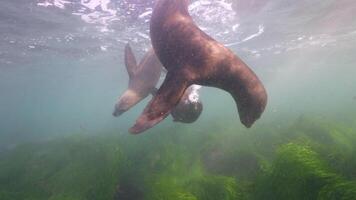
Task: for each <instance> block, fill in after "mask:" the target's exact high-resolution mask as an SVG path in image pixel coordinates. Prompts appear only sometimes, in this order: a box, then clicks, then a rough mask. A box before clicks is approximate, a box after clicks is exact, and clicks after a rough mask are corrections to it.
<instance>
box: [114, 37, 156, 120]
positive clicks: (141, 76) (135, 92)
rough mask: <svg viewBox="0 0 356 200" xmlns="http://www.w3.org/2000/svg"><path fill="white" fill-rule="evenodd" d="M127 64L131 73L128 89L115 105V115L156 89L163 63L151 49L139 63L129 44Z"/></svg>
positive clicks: (127, 47)
mask: <svg viewBox="0 0 356 200" xmlns="http://www.w3.org/2000/svg"><path fill="white" fill-rule="evenodd" d="M125 66H126V69H127V72H128V74H129V85H128V89H127V90H126V91H125V92H124V93H123V94H122V95H121V97H120V98H119V100H118V102H117V103H116V105H115V110H114V112H113V115H114V116H116V117H117V116H120V115H121V114H122V113H124V112H126V111H127V110H128V109H130V108H131V107H132V106H134V105H136V104H137V103H138V102H140V101H141V100H143V99H144V98H146V97H147V96H148V95H150V94H151V92H152V91H154V90H155V87H156V84H157V82H158V80H159V78H160V76H161V70H162V64H161V63H160V61H159V60H158V58H157V56H156V55H155V53H154V51H153V50H152V49H151V50H149V51H148V52H147V53H146V54H145V55H144V57H143V58H142V60H141V61H140V63H139V64H138V65H137V62H136V58H135V55H134V54H133V52H132V50H131V47H130V45H129V44H127V45H126V47H125Z"/></svg>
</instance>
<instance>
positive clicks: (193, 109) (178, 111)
mask: <svg viewBox="0 0 356 200" xmlns="http://www.w3.org/2000/svg"><path fill="white" fill-rule="evenodd" d="M200 87H201V86H198V85H193V86H190V87H189V88H188V89H187V90H186V91H185V93H184V95H183V97H182V98H181V100H180V101H179V103H178V104H177V106H176V107H174V108H173V109H172V111H171V115H172V117H173V121H175V122H181V123H193V122H195V121H196V120H197V119H198V118H199V116H200V114H201V112H202V111H203V104H202V102H201V101H200V100H199V93H198V90H199V88H200Z"/></svg>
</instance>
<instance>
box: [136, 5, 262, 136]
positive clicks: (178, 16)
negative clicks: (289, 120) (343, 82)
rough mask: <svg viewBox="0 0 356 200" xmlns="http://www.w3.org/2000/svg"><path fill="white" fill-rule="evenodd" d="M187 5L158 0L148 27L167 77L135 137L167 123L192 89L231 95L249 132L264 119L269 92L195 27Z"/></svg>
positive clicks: (218, 45) (235, 57)
mask: <svg viewBox="0 0 356 200" xmlns="http://www.w3.org/2000/svg"><path fill="white" fill-rule="evenodd" d="M188 4H189V0H157V2H156V5H155V7H154V10H153V13H152V18H151V22H150V36H151V41H152V45H153V49H154V51H155V53H156V55H157V56H158V58H159V60H160V61H161V63H162V64H163V66H164V67H165V68H166V69H167V71H168V72H167V76H166V78H165V80H164V82H163V84H162V85H161V87H160V88H159V89H158V91H157V95H156V96H155V97H154V98H153V99H152V100H151V101H150V102H149V104H148V105H147V106H146V108H145V109H144V111H143V113H142V114H141V115H140V117H139V118H138V119H137V121H136V123H135V125H134V126H133V127H132V128H130V132H131V133H134V134H137V133H141V132H143V131H145V130H146V129H148V128H151V127H152V126H154V125H155V124H157V123H158V122H160V121H161V120H163V119H164V118H165V117H166V116H167V115H168V114H169V112H170V111H171V110H172V108H174V106H176V105H177V104H178V102H179V100H180V98H181V97H182V95H183V94H184V91H185V90H186V88H187V87H189V86H190V85H192V84H198V85H204V86H211V87H217V88H220V89H223V90H225V91H227V92H229V93H230V94H231V95H232V97H233V98H234V100H235V102H236V105H237V109H238V112H239V116H240V121H241V122H242V124H244V125H245V126H246V127H251V126H252V124H253V123H254V122H255V121H256V120H257V119H258V118H259V117H260V116H261V114H262V112H263V111H264V109H265V106H266V103H267V93H266V91H265V88H264V87H263V85H262V83H261V81H260V80H259V79H258V77H257V76H256V75H255V73H254V72H253V71H252V70H251V69H250V68H249V67H248V66H247V65H246V64H245V63H244V62H243V61H242V60H240V59H239V58H238V57H237V56H236V55H234V53H233V52H232V51H231V50H229V49H227V48H226V47H224V46H223V45H222V44H220V43H219V42H217V41H215V40H214V39H213V38H211V37H210V36H208V35H207V34H206V33H204V32H203V31H202V30H200V29H199V28H198V26H197V25H195V23H194V21H193V19H192V18H191V16H190V15H189V12H188Z"/></svg>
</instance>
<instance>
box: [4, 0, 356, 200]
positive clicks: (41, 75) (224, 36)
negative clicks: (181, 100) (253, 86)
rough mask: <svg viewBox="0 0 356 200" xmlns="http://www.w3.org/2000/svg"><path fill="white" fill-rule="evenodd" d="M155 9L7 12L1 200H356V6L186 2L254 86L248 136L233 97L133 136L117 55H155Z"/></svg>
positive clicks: (27, 5)
mask: <svg viewBox="0 0 356 200" xmlns="http://www.w3.org/2000/svg"><path fill="white" fill-rule="evenodd" d="M152 6H153V2H151V1H134V0H131V1H129V0H127V1H122V0H117V1H113V0H111V1H110V0H107V1H104V0H102V1H94V0H92V1H74V0H73V1H70V0H68V1H63V0H54V1H45V0H38V1H36V0H31V1H24V0H18V1H10V0H4V2H2V3H1V5H0V27H1V29H0V36H1V37H0V94H1V96H0V199H1V200H3V199H4V200H7V199H9V200H17V199H18V200H23V199H36V200H37V199H51V200H69V199H70V200H84V199H93V200H101V199H103V200H107V199H120V200H141V199H147V200H183V199H184V200H188V199H189V200H218V199H219V200H220V199H226V200H227V199H229V200H230V199H236V200H237V199H248V200H249V199H257V200H265V199H268V200H275V199H276V200H277V199H281V200H282V199H283V200H285V199H295V200H305V199H318V200H321V199H323V200H324V199H347V200H349V199H350V200H351V199H355V196H356V79H355V75H356V68H355V65H356V57H355V55H354V52H355V51H356V21H355V20H354V18H355V17H356V14H355V13H356V3H355V2H353V1H351V0H339V1H336V0H328V1H321V0H314V1H304V0H302V1H298V2H295V1H289V0H284V1H247V0H239V1H228V0H222V1H215V0H208V1H192V4H191V6H190V13H191V14H192V16H193V18H194V20H195V21H196V22H197V23H198V25H199V26H200V27H201V28H202V29H203V30H204V31H206V32H207V33H209V34H210V35H211V36H213V37H214V38H215V39H217V40H218V41H220V42H221V43H223V44H225V45H226V46H228V47H229V48H230V49H232V50H233V51H234V52H235V53H236V54H238V55H239V56H240V57H241V58H242V59H243V60H244V61H245V62H246V63H247V64H248V65H249V66H250V67H251V68H252V69H253V70H254V71H255V72H256V74H257V75H258V76H259V77H260V79H261V80H262V82H263V83H264V84H265V87H266V89H267V92H268V95H269V100H268V105H267V108H266V111H265V113H264V114H263V115H262V117H261V119H260V120H258V121H257V123H256V124H254V126H253V127H252V128H250V129H246V128H245V127H243V125H242V124H241V123H240V121H239V119H238V114H237V110H236V108H235V103H234V102H233V99H232V98H231V97H230V95H229V94H227V93H225V92H224V91H222V90H218V89H215V88H206V87H203V88H202V89H201V90H200V98H201V100H202V102H203V104H204V110H203V113H202V115H201V116H200V118H199V119H198V120H197V121H196V122H195V123H194V124H181V123H174V122H173V121H172V119H171V117H168V118H166V119H165V120H164V121H163V122H161V123H160V124H158V125H157V126H155V127H154V128H152V129H150V130H148V131H146V132H144V133H143V134H141V135H137V136H133V135H130V134H129V133H128V132H127V130H128V128H129V127H131V126H132V125H133V123H134V121H135V119H136V118H137V117H138V116H139V114H140V113H141V112H142V109H143V108H144V106H145V105H146V104H147V102H148V100H149V98H147V99H145V100H144V101H143V102H141V103H140V104H138V105H137V106H135V107H134V108H133V109H131V110H130V111H128V112H126V113H125V114H124V115H122V116H120V117H119V118H114V117H113V116H112V115H111V113H112V111H113V108H114V104H115V102H116V100H117V98H118V96H119V95H120V94H121V93H122V92H123V91H124V90H125V88H126V87H127V81H128V76H127V72H126V69H125V67H124V63H123V49H124V45H125V44H126V42H130V44H131V46H132V47H133V49H134V52H135V54H136V55H137V57H139V58H141V57H142V55H143V54H144V52H145V51H146V50H147V49H148V48H149V47H150V42H149V39H148V35H149V32H148V23H149V22H148V21H149V17H150V16H151V9H152Z"/></svg>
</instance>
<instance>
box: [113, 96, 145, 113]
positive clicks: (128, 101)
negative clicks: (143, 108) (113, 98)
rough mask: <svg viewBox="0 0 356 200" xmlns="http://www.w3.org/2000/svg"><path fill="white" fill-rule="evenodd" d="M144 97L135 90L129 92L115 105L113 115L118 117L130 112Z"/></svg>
mask: <svg viewBox="0 0 356 200" xmlns="http://www.w3.org/2000/svg"><path fill="white" fill-rule="evenodd" d="M141 99H142V97H141V96H140V95H139V94H138V93H136V92H135V91H133V90H127V91H125V92H124V94H123V95H122V96H121V98H120V99H119V101H118V102H117V103H116V104H115V108H114V112H113V113H112V115H113V116H114V117H118V116H120V115H122V114H123V113H124V112H126V111H127V110H129V109H130V108H131V107H132V106H134V105H136V104H137V103H138V102H139V101H140V100H141Z"/></svg>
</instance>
